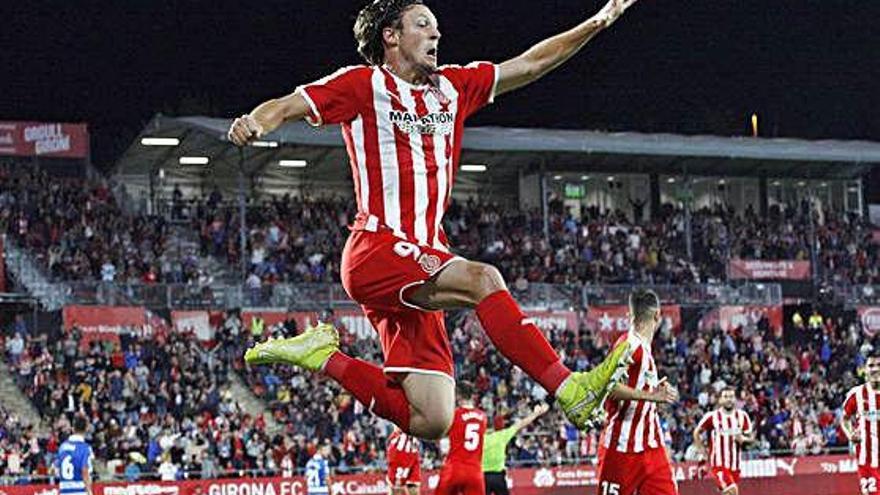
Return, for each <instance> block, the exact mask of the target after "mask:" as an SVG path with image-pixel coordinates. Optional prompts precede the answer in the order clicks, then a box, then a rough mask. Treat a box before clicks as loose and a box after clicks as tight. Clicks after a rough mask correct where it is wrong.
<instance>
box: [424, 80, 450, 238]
mask: <svg viewBox="0 0 880 495" xmlns="http://www.w3.org/2000/svg"><path fill="white" fill-rule="evenodd" d="M445 80H446V78H445V77H441V78H440V81H441V90H442V85H443V84H442V83H443V81H445ZM450 86H451V84H450ZM444 92H445V91H444ZM425 106H427V107H428V112H430V113H439V112H440V109H441V108H442V105H441V104H440V102H439V101H438V100H437V98H428V95H427V94H425ZM450 111H452V112H453V113H454V112H455V109H454V108H453V109H451V110H450ZM432 139H433V140H434V162H435V163H436V164H437V196H436V199H437V204H436V205H435V210H436V211H435V213H434V238H433V239H428V244H429V245H431V246H434V248H435V249H442V250H444V251H445V250H446V246H444V245H443V243H442V242H441V241H440V229H441V226H442V225H443V214H444V212H445V211H446V208H445V207H444V203H445V202H446V191H447V181H446V178H447V177H448V176H449V175H448V174H449V171H448V170H447V167H449V162H451V161H452V160H447V159H446V136H444V135H442V134H434V137H433V138H432Z"/></svg>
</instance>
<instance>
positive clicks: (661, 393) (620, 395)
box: [608, 379, 678, 404]
mask: <svg viewBox="0 0 880 495" xmlns="http://www.w3.org/2000/svg"><path fill="white" fill-rule="evenodd" d="M664 380H665V379H664ZM608 396H609V397H610V398H611V399H612V400H641V401H645V402H659V403H663V404H674V403H676V402H677V401H678V390H676V389H675V387H673V386H672V385H670V384H669V383H667V382H665V381H664V382H661V383H660V385H659V387H658V388H657V390H655V391H653V392H649V391H647V390H637V389H634V388H632V387H629V386H627V385H624V384H622V383H618V384H617V385H615V386H614V390H612V391H611V393H610V394H609V395H608Z"/></svg>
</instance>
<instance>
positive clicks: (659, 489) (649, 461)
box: [598, 448, 678, 495]
mask: <svg viewBox="0 0 880 495" xmlns="http://www.w3.org/2000/svg"><path fill="white" fill-rule="evenodd" d="M636 492H638V493H640V494H651V495H678V486H677V485H676V484H675V481H674V480H673V477H672V468H671V467H670V466H669V459H668V458H667V457H666V449H664V448H659V449H649V450H646V451H644V452H639V453H637V454H635V453H632V454H629V453H622V452H617V451H615V450H608V449H605V448H602V449H600V451H599V491H598V493H609V494H611V493H613V494H615V495H632V494H634V493H636Z"/></svg>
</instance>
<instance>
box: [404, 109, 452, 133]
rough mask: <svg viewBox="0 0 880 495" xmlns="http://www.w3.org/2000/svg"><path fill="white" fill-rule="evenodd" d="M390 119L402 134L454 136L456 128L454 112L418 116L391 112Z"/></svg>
mask: <svg viewBox="0 0 880 495" xmlns="http://www.w3.org/2000/svg"><path fill="white" fill-rule="evenodd" d="M388 119H389V120H390V121H391V123H392V124H394V126H395V127H397V128H398V129H400V131H401V132H404V133H406V134H440V135H446V134H452V131H453V130H454V128H455V116H454V115H453V114H452V112H433V113H428V114H425V115H422V116H421V117H419V116H418V115H416V114H414V113H410V112H401V111H398V110H391V111H390V112H388Z"/></svg>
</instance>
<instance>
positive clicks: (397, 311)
mask: <svg viewBox="0 0 880 495" xmlns="http://www.w3.org/2000/svg"><path fill="white" fill-rule="evenodd" d="M460 259H461V258H459V257H457V256H455V255H453V254H451V253H448V252H445V251H441V250H439V249H434V248H432V247H428V246H419V245H416V244H414V243H411V242H407V241H405V240H402V239H400V238H399V237H396V236H395V235H394V234H393V233H392V232H391V231H389V230H380V231H379V232H368V231H364V230H356V231H353V232H352V233H351V235H350V236H349V237H348V241H347V242H346V243H345V250H344V251H343V252H342V267H341V272H342V286H343V287H345V290H346V292H348V295H349V296H351V298H352V299H354V300H355V301H357V302H358V304H360V305H361V308H362V309H363V311H364V314H365V315H366V317H367V318H368V319H369V320H370V323H372V325H373V327H374V328H375V329H376V330H377V331H378V332H379V338H380V340H381V344H382V352H383V354H385V364H384V370H385V372H386V373H410V372H422V373H434V374H436V373H442V374H444V375H448V376H449V377H452V376H453V366H452V348H451V347H450V345H449V338H448V337H447V335H446V324H445V322H444V320H443V312H442V311H426V310H423V309H421V308H419V307H417V306H414V305H412V304H410V303H407V302H406V301H405V296H406V294H407V292H408V291H410V290H412V289H415V288H416V287H418V286H419V285H421V284H423V283H425V282H426V281H428V280H429V279H431V278H432V277H434V276H435V275H437V274H438V273H440V271H441V270H442V269H443V268H445V267H446V266H447V265H448V264H449V263H451V262H453V261H456V260H460Z"/></svg>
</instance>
